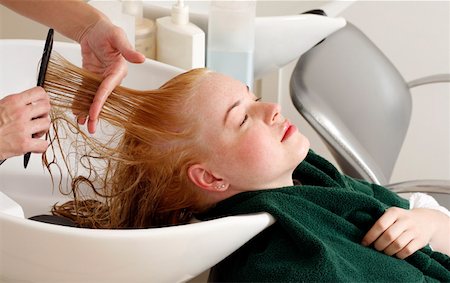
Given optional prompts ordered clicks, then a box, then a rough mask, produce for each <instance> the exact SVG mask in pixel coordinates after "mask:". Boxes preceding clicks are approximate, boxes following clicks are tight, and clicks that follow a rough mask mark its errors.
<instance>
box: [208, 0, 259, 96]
mask: <svg viewBox="0 0 450 283" xmlns="http://www.w3.org/2000/svg"><path fill="white" fill-rule="evenodd" d="M255 10H256V1H254V0H248V1H238V0H227V1H220V0H212V1H211V5H210V11H209V19H208V43H207V57H206V65H207V67H208V68H209V69H211V70H214V71H217V72H220V73H223V74H226V75H229V76H231V77H233V78H235V79H238V80H240V81H242V82H243V83H245V84H247V85H248V86H249V87H250V88H251V87H253V60H254V59H253V54H254V48H255Z"/></svg>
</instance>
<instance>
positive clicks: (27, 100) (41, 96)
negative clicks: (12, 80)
mask: <svg viewBox="0 0 450 283" xmlns="http://www.w3.org/2000/svg"><path fill="white" fill-rule="evenodd" d="M17 95H18V97H19V103H21V104H23V105H27V104H31V103H32V102H36V101H38V100H44V101H49V97H48V95H47V93H46V92H45V90H44V89H43V88H42V87H40V86H36V87H33V88H30V89H28V90H26V91H23V92H21V93H19V94H17Z"/></svg>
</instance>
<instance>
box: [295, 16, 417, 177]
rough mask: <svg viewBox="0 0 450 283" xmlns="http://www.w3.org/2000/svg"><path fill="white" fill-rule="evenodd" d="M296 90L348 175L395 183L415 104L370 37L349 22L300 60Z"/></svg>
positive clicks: (297, 101)
mask: <svg viewBox="0 0 450 283" xmlns="http://www.w3.org/2000/svg"><path fill="white" fill-rule="evenodd" d="M290 92H291V98H292V101H293V103H294V105H295V107H296V108H297V110H298V111H299V112H300V113H301V114H302V115H303V117H304V118H305V119H306V120H307V121H308V122H309V123H310V124H311V126H312V127H313V128H314V129H315V131H317V133H318V134H319V135H320V136H321V137H322V138H323V140H324V141H325V143H326V144H327V146H328V147H329V148H330V151H331V153H332V154H333V156H334V157H335V159H336V161H337V162H338V164H339V166H340V167H341V169H342V170H343V172H344V173H345V174H347V175H350V176H353V177H356V178H362V179H365V180H368V181H370V182H373V183H377V184H387V183H388V182H389V179H390V177H391V175H392V171H393V168H394V165H395V162H396V160H397V157H398V154H399V152H400V149H401V146H402V144H403V141H404V138H405V135H406V132H407V129H408V125H409V121H410V116H411V108H412V101H411V94H410V91H409V88H408V86H407V84H406V82H405V81H404V79H403V78H402V76H401V75H400V73H399V72H398V71H397V69H396V68H395V66H394V65H393V64H392V63H391V62H390V61H389V60H388V59H387V58H386V56H385V55H384V54H383V53H382V52H381V51H380V50H379V49H378V48H377V47H376V46H375V45H374V44H373V43H372V42H371V41H370V39H369V38H367V37H366V36H365V35H364V34H363V33H362V32H361V31H360V30H359V29H357V28H356V27H355V26H354V25H352V24H350V23H347V26H346V27H344V28H342V29H340V30H338V31H337V32H335V33H333V34H331V35H330V36H328V37H327V38H326V39H325V40H324V41H323V42H322V43H320V44H318V45H317V46H315V47H313V48H312V49H310V50H309V51H308V52H306V53H305V54H303V55H302V56H301V57H300V58H299V60H298V62H297V65H296V67H295V69H294V72H293V74H292V77H291V82H290Z"/></svg>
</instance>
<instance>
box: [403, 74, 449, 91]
mask: <svg viewBox="0 0 450 283" xmlns="http://www.w3.org/2000/svg"><path fill="white" fill-rule="evenodd" d="M448 82H450V74H438V75H431V76H426V77H422V78H418V79H415V80H412V81H410V82H408V87H409V88H413V87H416V86H421V85H425V84H433V83H448Z"/></svg>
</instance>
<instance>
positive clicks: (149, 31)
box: [122, 0, 156, 59]
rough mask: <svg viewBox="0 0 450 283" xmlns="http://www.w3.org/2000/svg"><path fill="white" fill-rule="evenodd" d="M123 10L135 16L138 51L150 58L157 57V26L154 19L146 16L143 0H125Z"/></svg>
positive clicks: (135, 42)
mask: <svg viewBox="0 0 450 283" xmlns="http://www.w3.org/2000/svg"><path fill="white" fill-rule="evenodd" d="M122 3H123V6H122V9H123V12H124V13H125V14H128V15H131V16H134V19H135V39H134V44H135V48H136V50H137V51H139V52H141V53H142V54H144V55H145V57H147V58H149V59H156V42H155V40H156V35H155V33H156V26H155V23H154V21H152V20H150V19H147V18H144V9H143V4H142V1H141V0H125V1H123V2H122Z"/></svg>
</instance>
